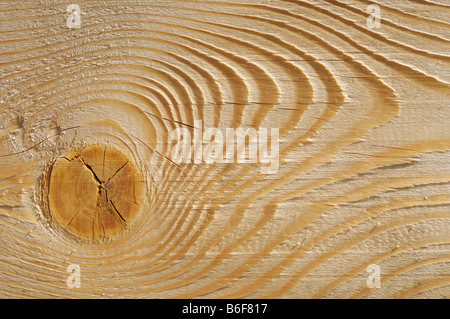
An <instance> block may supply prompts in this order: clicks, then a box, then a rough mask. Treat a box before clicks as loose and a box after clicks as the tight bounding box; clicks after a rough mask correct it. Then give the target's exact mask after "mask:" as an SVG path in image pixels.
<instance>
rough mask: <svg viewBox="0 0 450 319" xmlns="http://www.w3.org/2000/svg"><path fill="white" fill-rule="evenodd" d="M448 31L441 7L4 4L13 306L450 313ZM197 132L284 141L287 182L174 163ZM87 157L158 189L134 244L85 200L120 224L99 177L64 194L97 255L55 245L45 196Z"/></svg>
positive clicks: (74, 242) (292, 0)
mask: <svg viewBox="0 0 450 319" xmlns="http://www.w3.org/2000/svg"><path fill="white" fill-rule="evenodd" d="M69 4H78V5H79V7H80V9H81V21H80V22H81V26H80V27H79V28H72V27H69V24H68V23H67V20H68V19H69V15H70V12H68V11H67V7H68V5H69ZM373 4H378V5H379V6H380V8H381V21H380V23H381V25H380V28H376V27H375V28H370V27H369V23H374V22H376V21H375V20H374V19H369V20H370V21H368V18H369V13H368V11H367V8H368V6H370V5H373ZM449 17H450V8H449V3H448V1H444V0H433V1H427V0H414V1H407V0H401V1H400V0H399V1H387V0H379V1H376V2H375V1H367V0H327V1H322V0H306V1H301V0H286V1H278V0H270V1H269V0H244V1H240V0H230V1H229V0H223V1H184V0H183V1H181V0H174V1H166V0H164V1H150V0H148V1H144V0H141V1H119V0H117V1H58V0H56V1H45V0H42V1H1V2H0V42H1V45H0V65H1V66H0V103H1V104H0V230H1V233H0V297H4V298H5V297H49V298H53V297H63V298H66V297H67V298H70V297H87V298H90V297H95V298H96V297H109V298H116V297H130V298H132V297H147V298H169V297H170V298H175V297H176V298H191V297H201V298H202V297H208V298H223V297H228V298H230V297H231V298H247V297H249V298H311V297H314V298H398V297H399V298H446V297H448V296H449V294H450V267H449V260H450V221H449V217H450V214H449V204H450V183H449V179H450V129H449V127H450V123H449V118H450V116H449V115H450V110H449V104H450V103H449V101H450V99H449V92H450V90H449V84H448V81H449V56H448V53H449V49H450V47H449V37H450V27H449ZM75 18H76V17H75ZM70 21H71V22H73V23H77V21H76V19H73V20H70ZM196 120H201V121H202V123H203V124H202V125H203V127H204V128H207V127H216V128H220V129H225V128H238V127H242V128H259V127H265V128H279V129H280V131H279V134H280V167H279V169H278V171H277V172H276V173H275V174H263V173H261V170H260V168H261V164H260V163H256V164H241V163H229V164H205V163H203V164H198V163H191V164H185V163H180V164H177V163H175V162H174V161H173V160H172V159H171V157H170V151H171V148H170V146H171V145H172V143H171V141H170V132H172V130H174V129H175V128H177V127H184V128H187V129H188V130H190V131H191V132H193V131H194V129H195V128H194V124H195V121H196ZM92 145H108V147H111V148H114V149H117V150H120V152H122V153H123V154H124V155H123V156H125V157H124V158H129V159H130V160H131V161H132V162H131V163H135V165H136V168H137V169H138V170H139V174H141V175H142V176H140V177H136V176H138V175H136V176H134V177H133V178H134V181H135V182H136V183H138V184H139V185H141V186H142V187H143V188H142V189H143V196H142V200H140V201H139V203H137V204H138V205H139V211H138V212H136V216H135V222H134V223H132V224H130V225H126V226H123V225H122V226H123V229H121V230H120V232H119V233H120V235H118V236H113V235H114V234H115V232H113V233H109V235H106V233H101V230H100V229H101V228H99V227H100V226H99V223H100V222H101V219H98V216H99V215H98V214H100V213H98V214H97V213H93V211H95V205H97V204H99V203H97V202H95V199H86V198H89V196H90V195H89V196H88V197H86V198H85V197H83V196H84V195H81V197H80V198H78V195H76V194H78V193H81V194H84V193H83V192H86V194H88V193H89V194H92V192H95V196H97V197H95V198H97V199H98V198H102V199H101V200H102V201H103V202H102V203H100V204H99V205H100V206H101V205H103V206H101V207H103V208H104V209H105V211H106V213H105V214H110V215H108V216H112V215H111V214H114V208H112V206H111V205H110V206H111V207H110V206H108V199H107V198H106V196H108V195H107V194H106V193H104V191H105V189H103V188H102V187H103V186H105V185H104V181H103V180H101V181H100V179H101V178H98V180H96V179H94V178H93V176H92V172H96V168H93V167H91V169H92V170H91V172H89V170H90V169H89V168H87V167H85V166H83V163H82V161H81V160H79V159H76V160H75V162H76V161H78V164H79V165H78V166H77V167H76V168H70V169H69V168H67V174H70V173H74V177H73V181H74V185H75V186H74V188H70V187H66V188H64V187H61V193H58V191H57V190H58V185H60V184H58V183H59V182H55V185H57V186H55V188H54V189H53V191H54V192H55V196H56V197H57V198H59V197H58V196H61V198H63V199H64V198H66V199H67V198H72V199H73V201H72V202H64V200H62V202H60V204H58V205H63V206H64V205H66V204H67V205H75V206H77V205H78V206H80V205H86V207H90V209H91V210H90V213H89V214H91V215H85V218H86V219H89V218H90V217H86V216H92V218H94V217H93V216H97V219H96V220H95V219H93V220H92V221H89V222H90V224H89V225H90V226H89V227H92V229H94V228H95V227H97V228H95V229H97V230H96V231H97V233H96V234H97V237H95V236H94V237H95V238H96V239H105V238H106V237H108V238H109V237H114V238H112V239H111V238H109V239H108V240H102V241H95V240H87V239H92V238H91V237H90V236H91V235H92V234H93V233H94V230H92V232H91V233H89V230H86V229H81V230H80V228H79V226H77V227H78V228H76V231H74V232H75V234H78V235H80V234H86V233H89V234H90V235H87V236H85V237H86V238H87V239H86V238H84V239H85V240H83V238H81V239H80V238H78V237H80V236H81V235H80V236H78V237H76V236H75V237H76V238H75V237H74V236H70V235H69V234H68V232H67V229H66V230H65V229H63V228H64V227H58V226H57V225H56V224H55V217H54V216H53V217H52V215H51V214H52V212H51V209H50V210H49V207H48V203H49V195H48V194H46V190H47V192H48V190H49V187H46V185H47V184H48V182H49V180H50V183H51V178H50V177H51V171H52V165H53V164H54V163H58V161H61V160H62V159H61V158H62V157H63V156H67V155H66V154H69V153H71V152H78V151H79V150H81V149H83V148H85V147H92ZM102 147H104V146H102ZM77 154H78V153H77ZM121 156H122V155H121ZM93 157H94V158H95V156H93ZM75 162H74V164H73V165H77V164H76V163H75ZM100 162H101V161H100ZM100 162H99V163H100ZM101 163H102V164H99V165H100V166H101V165H105V162H101ZM113 164H114V163H113ZM113 164H111V163H109V162H108V161H107V164H106V165H107V166H108V167H110V168H111V167H114V165H113ZM115 164H117V165H118V164H119V163H115ZM55 165H56V164H55ZM111 165H112V166H111ZM133 165H134V164H133ZM116 168H117V170H116V169H114V171H115V172H116V173H117V172H118V169H119V168H120V167H116ZM111 169H112V168H111ZM77 172H78V173H77ZM97 172H98V170H97ZM88 173H89V174H91V175H89V174H88ZM61 174H64V172H63V171H61ZM80 174H81V175H82V174H85V175H86V176H85V177H86V182H83V179H82V177H80ZM113 174H114V173H113ZM127 174H131V175H133V174H132V173H130V172H129V173H127ZM80 178H81V179H80ZM120 178H121V177H120ZM120 178H119V180H118V181H120ZM123 178H124V180H127V181H128V182H130V179H129V175H124V177H123ZM63 179H65V180H66V181H67V180H69V181H70V176H69V177H67V175H66V176H65V177H64V178H63ZM80 181H81V182H80ZM87 181H89V182H87ZM78 182H80V183H85V184H83V185H91V186H86V187H81V186H80V185H78V184H77V183H78ZM89 183H91V184H89ZM76 185H78V186H76ZM101 185H103V186H101ZM66 186H67V185H66ZM141 186H140V187H141ZM105 187H106V186H105ZM121 187H122V188H123V189H122V190H121ZM129 187H131V186H130V184H127V183H121V182H120V183H119V182H118V183H117V188H116V191H117V190H118V191H117V192H119V193H118V194H117V192H116V195H114V196H119V197H120V196H122V194H126V193H127V192H130V188H129ZM97 191H98V195H97ZM50 192H52V189H51V187H50ZM71 192H73V193H71ZM86 196H87V195H86ZM93 196H94V195H93ZM111 196H113V195H111ZM126 196H127V195H124V197H123V198H125V197H126ZM98 200H100V199H98ZM113 201H114V200H113ZM127 201H128V200H127V199H125V200H124V202H123V203H125V202H127ZM78 202H80V203H81V202H83V203H84V204H73V203H78ZM94 202H95V203H94ZM93 203H94V204H93ZM91 204H92V205H93V206H92V205H91ZM89 205H91V206H92V207H91V206H89ZM100 206H99V207H100ZM64 207H66V206H64ZM56 210H57V209H56ZM116 210H117V211H120V210H121V209H120V208H117V209H116ZM125 211H127V209H125ZM66 213H67V212H66ZM72 213H73V212H72ZM72 213H71V214H72ZM125 213H126V212H125ZM61 214H63V213H61ZM102 214H103V213H102ZM105 216H106V215H105ZM69 217H71V218H73V215H71V216H69ZM116 217H117V216H116ZM122 217H123V216H122ZM66 218H68V217H67V216H66ZM105 218H106V217H105ZM108 218H110V217H108ZM111 218H112V217H111ZM124 219H126V218H124ZM105 220H106V219H105ZM64 221H66V220H65V219H64ZM116 222H118V223H120V222H121V221H119V220H116ZM64 223H65V222H63V223H62V224H64ZM111 223H112V222H111ZM79 224H80V225H82V224H83V223H79ZM94 224H95V225H96V226H95V227H94V226H93V225H94ZM60 226H61V225H60ZM62 226H64V225H62ZM66 226H67V224H66ZM80 227H81V226H80ZM111 227H112V228H111V229H113V230H114V229H116V227H119V226H117V225H115V224H112V225H111ZM77 232H78V233H77ZM72 235H73V234H72ZM81 237H83V236H81ZM95 238H94V239H95ZM70 264H75V265H79V267H80V268H79V269H80V272H81V287H80V288H73V289H69V288H68V285H67V283H66V279H67V277H68V275H69V274H70V273H68V272H67V271H66V270H67V266H68V265H70ZM372 264H376V265H378V266H379V267H380V270H381V288H370V287H368V285H367V280H368V277H369V276H370V275H371V273H368V272H367V267H368V266H369V265H372Z"/></svg>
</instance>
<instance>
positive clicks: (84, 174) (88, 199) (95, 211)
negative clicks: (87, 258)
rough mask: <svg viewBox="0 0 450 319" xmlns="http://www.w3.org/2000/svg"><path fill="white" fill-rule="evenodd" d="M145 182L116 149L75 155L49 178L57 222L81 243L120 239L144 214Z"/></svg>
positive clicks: (61, 160)
mask: <svg viewBox="0 0 450 319" xmlns="http://www.w3.org/2000/svg"><path fill="white" fill-rule="evenodd" d="M141 180H142V179H141V178H140V174H139V171H138V170H137V169H136V166H135V165H134V163H133V161H132V160H131V159H130V158H129V157H128V156H127V155H126V154H125V153H123V152H122V151H119V150H117V149H115V148H113V147H111V146H104V145H93V146H88V147H86V148H84V149H83V150H81V151H80V152H71V153H69V154H67V155H65V156H63V157H60V158H58V159H57V160H56V161H55V162H54V164H53V166H52V169H51V172H50V175H49V180H48V208H49V212H50V215H51V219H52V221H54V222H56V223H57V224H59V225H60V226H62V228H64V229H65V230H67V231H68V232H69V233H71V234H73V235H75V236H76V237H78V238H82V239H87V240H93V241H102V240H104V239H111V238H114V237H116V236H117V235H119V234H121V233H123V232H124V231H125V230H126V229H127V227H129V225H130V224H131V223H132V221H133V219H134V218H135V217H136V214H137V213H138V211H139V207H140V203H141V200H142V194H143V188H142V186H143V184H142V182H141Z"/></svg>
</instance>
